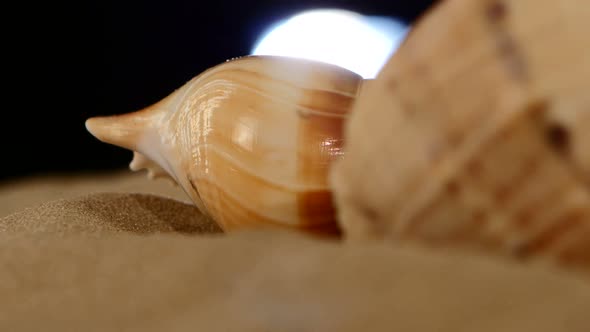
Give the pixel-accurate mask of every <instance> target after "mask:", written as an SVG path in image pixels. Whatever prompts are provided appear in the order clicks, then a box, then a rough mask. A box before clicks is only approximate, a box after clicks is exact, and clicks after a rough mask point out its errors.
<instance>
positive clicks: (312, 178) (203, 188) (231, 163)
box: [87, 57, 362, 230]
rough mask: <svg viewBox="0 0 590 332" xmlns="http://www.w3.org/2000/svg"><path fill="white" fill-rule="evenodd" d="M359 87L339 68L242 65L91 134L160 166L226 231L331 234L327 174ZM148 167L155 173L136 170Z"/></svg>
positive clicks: (206, 76)
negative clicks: (281, 229) (273, 228)
mask: <svg viewBox="0 0 590 332" xmlns="http://www.w3.org/2000/svg"><path fill="white" fill-rule="evenodd" d="M361 82H362V79H361V77H360V76H358V75H356V74H354V73H352V72H349V71H347V70H344V69H342V68H340V67H336V66H333V65H328V64H322V63H317V62H312V61H306V60H299V59H292V58H285V57H243V58H238V59H236V60H232V61H229V62H225V63H223V64H221V65H218V66H216V67H213V68H211V69H209V70H207V71H205V72H204V73H202V74H201V75H199V76H197V77H195V78H193V79H192V80H191V81H189V82H188V83H186V84H185V85H184V86H182V87H181V88H180V89H178V90H176V91H175V92H174V93H172V94H171V95H170V96H168V97H167V98H166V99H164V100H163V101H161V102H160V103H158V104H155V105H154V106H151V107H148V108H146V109H145V110H142V111H139V112H136V113H130V114H128V115H122V116H115V117H107V118H98V119H90V120H89V121H88V122H87V127H88V129H89V130H90V131H91V132H92V133H93V134H94V135H95V136H97V137H98V138H99V139H101V140H103V141H105V142H108V143H111V144H115V145H119V146H122V147H125V148H128V149H132V150H136V151H138V153H136V158H135V160H139V159H141V158H144V159H146V160H151V161H153V162H155V163H156V164H158V165H159V167H161V168H162V169H164V170H165V171H166V172H167V173H169V174H170V176H171V177H172V178H174V179H175V180H176V182H178V183H179V184H180V185H181V186H182V187H183V188H184V190H185V191H186V192H187V193H188V194H189V195H190V196H191V198H192V199H193V201H195V203H196V204H197V205H198V206H199V207H200V208H201V209H202V210H203V212H205V213H207V214H209V215H210V216H211V217H213V219H215V220H216V221H217V222H218V223H219V224H220V225H221V226H222V227H223V228H225V229H233V228H241V227H250V226H252V225H283V226H290V227H296V228H304V229H310V230H326V229H330V230H333V229H335V227H336V222H335V219H334V209H333V207H332V197H331V192H330V189H329V186H328V180H327V179H328V172H329V170H330V167H331V164H332V162H333V161H334V160H336V159H337V158H340V157H341V156H342V147H343V140H342V128H343V125H344V122H345V120H346V117H347V114H348V112H349V110H350V108H351V107H352V103H353V102H354V99H355V97H356V95H357V92H358V89H359V86H360V83H361ZM113 129H115V130H113ZM141 156H145V157H141ZM140 157H141V158H140ZM138 158H139V159H138ZM141 160H143V159H141ZM141 165H147V166H146V167H148V168H149V167H150V166H149V165H150V164H149V162H147V161H146V162H142V163H139V162H137V161H136V162H135V167H132V168H135V169H138V168H141V167H142V166H141ZM132 166H133V163H132ZM152 169H154V168H153V167H152ZM154 174H161V172H154Z"/></svg>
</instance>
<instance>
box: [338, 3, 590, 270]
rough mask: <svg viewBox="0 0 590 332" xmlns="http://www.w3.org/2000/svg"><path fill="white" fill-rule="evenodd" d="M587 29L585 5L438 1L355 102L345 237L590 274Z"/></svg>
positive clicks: (589, 9) (589, 10) (344, 194)
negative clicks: (540, 261)
mask: <svg viewBox="0 0 590 332" xmlns="http://www.w3.org/2000/svg"><path fill="white" fill-rule="evenodd" d="M588 31H590V3H588V2H583V1H582V2H581V1H576V0H566V1H553V0H513V1H508V0H506V1H501V0H494V1H492V0H480V1H473V0H446V1H441V2H440V3H439V4H438V5H437V6H436V7H434V8H433V10H432V11H431V12H429V13H428V14H427V15H426V16H424V17H423V18H422V19H421V20H420V21H419V22H418V23H417V24H416V25H415V27H414V28H413V30H412V31H411V32H410V34H409V36H408V38H407V40H406V41H405V42H404V44H403V45H401V47H400V48H399V49H398V51H397V52H396V54H395V55H394V56H393V57H392V58H391V59H390V61H389V62H388V64H387V65H386V66H385V67H384V69H383V70H382V71H381V73H380V74H379V75H378V77H377V78H376V80H375V81H374V82H373V83H372V84H371V85H368V86H367V87H366V89H363V93H362V94H361V95H360V96H359V98H358V99H357V102H356V103H355V106H354V110H353V112H352V116H351V118H350V120H349V122H348V126H347V130H346V142H347V143H346V146H345V150H346V155H347V158H346V159H344V160H342V161H339V162H337V163H336V165H335V167H334V172H333V176H332V180H333V186H334V188H335V197H336V201H337V203H338V208H339V211H340V212H339V213H340V216H341V222H342V225H343V230H344V232H345V233H346V235H347V237H348V238H350V239H356V240H361V239H364V240H367V239H380V240H383V241H392V242H404V241H406V240H411V241H417V242H419V243H423V244H428V245H432V246H442V247H470V248H472V249H473V248H478V249H479V250H481V251H482V252H487V253H501V254H505V255H507V256H509V257H518V258H522V259H524V258H533V257H536V258H545V259H544V261H545V260H546V259H548V260H550V261H556V262H560V263H565V264H569V265H570V266H578V267H580V266H584V267H586V268H590V93H589V91H588V89H589V88H590V57H589V56H590V38H589V37H588ZM369 132H370V133H371V136H370V138H368V137H367V133H369ZM361 172H366V173H369V174H371V176H364V175H363V173H361Z"/></svg>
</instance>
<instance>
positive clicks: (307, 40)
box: [252, 9, 407, 78]
mask: <svg viewBox="0 0 590 332" xmlns="http://www.w3.org/2000/svg"><path fill="white" fill-rule="evenodd" d="M406 30H407V28H406V26H404V25H403V24H402V23H400V22H398V21H396V20H393V19H389V18H382V17H378V18H377V17H368V16H362V15H359V14H356V13H353V12H349V11H344V10H332V9H324V10H313V11H307V12H303V13H301V14H298V15H295V16H293V17H291V18H289V19H288V20H286V21H282V22H280V23H278V24H277V25H275V26H274V27H273V28H272V29H271V30H270V31H269V32H267V33H266V34H265V35H264V36H263V38H261V39H260V41H259V42H258V43H257V44H256V46H255V47H254V49H253V51H252V54H254V55H283V56H292V57H299V58H305V59H311V60H317V61H323V62H328V63H332V64H335V65H339V66H341V67H344V68H347V69H349V70H352V71H354V72H356V73H358V74H360V75H361V76H363V77H364V78H374V77H375V76H376V75H377V73H378V72H379V70H380V69H381V67H382V66H383V65H384V64H385V62H386V61H387V59H388V58H389V56H391V54H392V53H393V52H394V51H395V49H396V48H397V46H398V45H399V44H400V42H401V41H402V40H403V38H404V36H405V34H406Z"/></svg>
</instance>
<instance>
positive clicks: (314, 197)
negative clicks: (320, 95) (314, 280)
mask: <svg viewBox="0 0 590 332" xmlns="http://www.w3.org/2000/svg"><path fill="white" fill-rule="evenodd" d="M308 102H310V103H312V104H315V102H314V101H313V100H310V101H308ZM351 102H352V99H351ZM334 113H335V114H338V113H336V112H334ZM344 124H345V118H344V117H341V116H337V117H332V116H325V115H320V114H316V113H306V112H304V111H301V112H299V117H298V133H297V157H296V160H297V178H298V180H299V181H300V182H301V183H302V184H309V185H314V186H316V185H319V186H325V187H327V186H328V180H327V179H328V175H329V172H330V168H331V166H332V163H333V162H334V161H335V160H337V159H339V158H341V157H342V154H343V146H344V141H343V135H344V134H343V129H344ZM297 205H298V207H299V208H298V211H299V218H300V220H301V223H302V224H304V225H313V224H318V223H320V224H325V223H333V224H336V220H335V210H334V207H333V205H332V195H331V193H330V192H329V191H328V190H324V191H308V192H302V193H299V195H298V196H297Z"/></svg>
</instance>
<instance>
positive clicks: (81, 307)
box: [0, 171, 590, 331]
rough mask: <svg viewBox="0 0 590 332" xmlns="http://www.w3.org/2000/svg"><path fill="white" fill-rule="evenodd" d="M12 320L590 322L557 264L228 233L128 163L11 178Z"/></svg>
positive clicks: (148, 327)
mask: <svg viewBox="0 0 590 332" xmlns="http://www.w3.org/2000/svg"><path fill="white" fill-rule="evenodd" d="M0 212H1V214H0V217H1V218H0V331H41V330H42V331H195V330H196V331H392V330H399V331H588V330H589V328H590V315H589V314H588V313H589V311H588V310H589V309H588V308H590V284H589V283H588V281H587V280H586V279H583V278H578V277H577V276H575V275H571V274H566V273H565V272H563V271H557V270H551V269H549V268H542V267H533V266H524V265H519V264H516V263H509V262H506V261H497V260H494V259H493V258H490V257H479V256H466V255H464V254H458V253H453V252H442V251H437V252H434V251H429V250H426V249H421V248H412V247H404V248H395V247H391V246H387V247H386V246H379V245H363V246H358V245H348V244H343V243H340V242H338V241H336V240H327V239H317V238H309V237H306V236H302V235H296V234H292V233H286V232H284V231H281V232H279V231H270V230H260V231H251V232H240V233H232V234H223V233H221V232H220V230H219V228H217V226H216V225H215V224H214V223H212V222H211V221H210V220H208V219H207V218H205V217H203V216H202V215H201V214H200V213H199V211H198V210H197V209H195V208H194V207H193V206H192V205H191V204H187V203H186V196H184V194H183V193H182V192H181V191H180V189H179V188H178V187H174V186H171V185H170V184H169V183H168V182H166V181H165V180H156V181H150V180H147V179H145V177H144V175H143V174H130V173H129V172H125V171H122V172H116V173H113V174H100V175H99V174H96V175H93V174H87V175H76V176H74V175H72V176H55V177H51V176H49V177H39V178H29V179H24V180H21V181H15V182H11V183H4V184H3V185H2V186H0Z"/></svg>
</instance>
